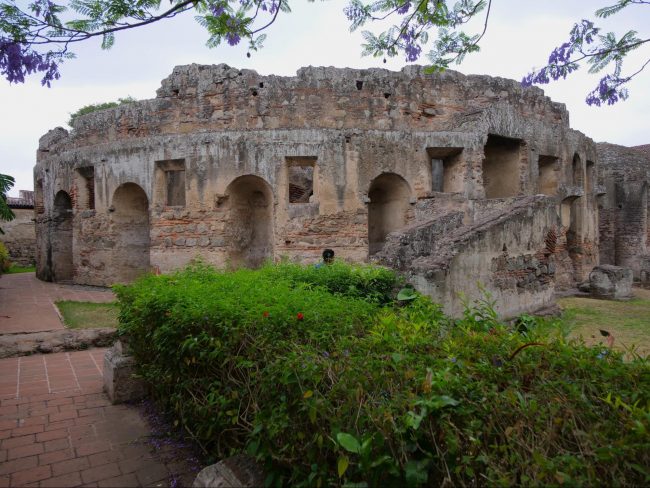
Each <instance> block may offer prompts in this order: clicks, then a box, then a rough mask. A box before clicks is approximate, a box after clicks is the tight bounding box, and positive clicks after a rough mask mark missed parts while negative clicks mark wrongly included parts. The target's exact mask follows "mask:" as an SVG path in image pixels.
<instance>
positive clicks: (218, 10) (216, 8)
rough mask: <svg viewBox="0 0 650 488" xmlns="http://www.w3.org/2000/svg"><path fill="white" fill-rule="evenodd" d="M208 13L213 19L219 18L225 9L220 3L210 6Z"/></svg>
mask: <svg viewBox="0 0 650 488" xmlns="http://www.w3.org/2000/svg"><path fill="white" fill-rule="evenodd" d="M210 12H211V13H212V15H214V16H215V17H221V16H222V15H223V14H224V13H225V12H226V7H225V6H224V5H223V4H222V3H219V4H217V5H211V6H210Z"/></svg>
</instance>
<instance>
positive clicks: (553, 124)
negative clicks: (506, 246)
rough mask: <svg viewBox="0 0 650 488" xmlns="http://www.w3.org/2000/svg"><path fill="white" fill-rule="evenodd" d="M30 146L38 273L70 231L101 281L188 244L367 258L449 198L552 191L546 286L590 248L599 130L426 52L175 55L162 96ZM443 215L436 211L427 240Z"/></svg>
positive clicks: (508, 207)
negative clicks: (205, 60)
mask: <svg viewBox="0 0 650 488" xmlns="http://www.w3.org/2000/svg"><path fill="white" fill-rule="evenodd" d="M37 156H38V162H37V165H36V167H35V170H34V171H35V173H34V177H35V188H36V203H35V205H36V214H37V226H38V229H37V234H38V257H37V263H38V266H37V268H38V271H37V272H38V276H39V277H40V278H41V279H55V280H56V279H58V278H57V276H56V273H55V271H56V269H57V266H58V268H59V269H65V266H63V265H62V264H61V263H58V264H57V261H61V260H62V259H68V258H61V256H66V254H65V250H66V249H68V248H69V247H70V246H71V248H72V249H73V250H74V251H73V253H72V255H71V257H70V258H69V259H70V260H71V263H70V267H71V269H72V277H73V278H72V279H73V280H74V281H75V282H77V283H86V284H95V285H108V284H112V283H114V282H124V281H130V280H132V279H133V277H135V276H137V274H138V273H142V272H146V271H154V272H167V271H170V270H172V269H176V268H178V267H180V266H183V265H184V264H186V263H188V262H189V261H191V260H192V259H194V258H196V257H201V258H202V259H203V260H204V261H206V262H208V263H212V264H215V265H217V266H242V265H243V266H256V265H258V264H260V263H261V262H262V261H263V260H264V259H280V258H283V257H286V258H288V259H291V260H296V261H300V262H315V261H317V260H318V259H319V257H320V254H321V252H322V249H323V248H332V249H334V250H335V251H336V254H337V256H338V257H339V258H342V259H347V260H350V261H366V260H368V258H369V256H370V255H372V254H374V253H376V252H381V248H382V246H383V245H384V243H385V241H386V239H390V238H389V237H388V236H389V235H390V234H391V233H394V232H399V231H400V230H401V229H403V228H405V227H408V226H412V225H417V224H418V223H423V222H431V221H432V220H435V219H437V218H439V217H440V218H443V217H442V216H444V215H446V214H448V213H450V212H457V213H458V214H457V216H456V217H453V219H452V220H454V219H455V220H454V222H455V221H456V220H457V221H459V222H462V223H463V224H467V225H469V224H472V223H476V222H478V221H480V220H482V219H483V217H485V216H491V217H490V218H491V220H490V219H488V220H487V221H486V222H489V221H492V222H496V221H497V220H498V219H496V217H499V216H507V215H508V214H510V213H511V212H512V211H513V209H514V208H515V207H516V208H518V207H517V205H518V203H517V202H518V201H519V200H520V199H521V198H522V197H525V196H526V195H529V196H530V195H535V194H537V193H540V192H542V191H543V192H544V193H545V194H547V195H548V199H550V200H549V201H551V202H553V203H552V204H549V205H550V206H549V208H551V209H552V210H553V212H555V213H554V215H555V217H556V222H554V225H553V226H552V227H553V228H554V229H555V233H556V235H557V236H558V246H559V247H562V246H564V247H563V249H564V250H566V252H565V253H564V254H563V256H564V258H565V259H564V260H562V261H561V262H558V263H557V267H558V270H557V273H556V275H555V276H556V277H562V280H555V278H554V279H553V280H552V281H553V283H552V284H550V285H549V288H552V287H553V286H554V285H555V282H556V281H557V282H558V283H561V284H562V285H563V286H570V285H571V284H573V282H574V280H582V279H584V278H585V277H586V275H587V274H588V272H589V270H590V269H591V268H590V266H592V265H593V264H596V263H597V259H598V251H597V250H598V235H597V234H598V232H597V220H596V212H595V208H596V200H595V198H596V193H595V186H596V185H595V184H594V181H593V176H590V175H591V174H592V173H593V172H592V171H591V170H592V169H593V168H594V164H595V162H596V161H597V155H596V149H595V145H594V144H593V142H592V141H591V140H590V139H588V138H586V137H585V136H584V135H583V134H581V133H579V132H576V131H573V130H571V129H570V127H569V125H568V113H567V111H566V109H565V107H564V106H563V105H561V104H557V103H553V102H552V101H551V100H550V99H548V98H547V97H545V96H544V94H543V92H542V91H541V90H539V89H537V88H531V89H523V88H522V87H521V86H520V85H519V83H517V82H515V81H512V80H505V79H501V78H490V77H486V76H464V75H462V74H460V73H455V72H453V71H447V72H445V73H442V74H436V75H427V74H425V73H424V70H423V69H422V68H421V67H417V66H410V67H407V68H404V69H403V70H402V71H400V72H390V71H387V70H379V69H371V70H352V69H335V68H311V67H310V68H303V69H301V70H299V71H298V73H297V76H295V77H278V76H260V75H259V74H257V73H256V72H254V71H249V70H237V69H234V68H230V67H228V66H226V65H218V66H198V65H190V66H180V67H176V68H175V69H174V71H173V73H172V74H171V75H170V76H169V77H168V78H167V79H165V80H163V82H162V87H161V88H160V89H159V90H158V93H157V98H156V99H153V100H145V101H141V102H136V103H132V104H128V105H123V106H120V107H117V108H115V109H110V110H106V111H101V112H96V113H93V114H89V115H87V116H83V117H79V118H77V119H76V121H75V126H74V130H73V132H72V133H67V131H65V130H63V129H61V128H57V129H54V130H53V131H50V132H49V133H48V134H46V135H45V136H43V137H42V138H41V140H40V142H39V151H38V154H37ZM296 168H299V170H296ZM296 174H299V175H302V176H300V178H298V177H296V176H295V175H296ZM305 175H307V176H305ZM296 178H298V179H296ZM298 180H299V181H298ZM501 180H503V181H501ZM506 180H507V181H506ZM306 181H307V182H306ZM310 183H311V188H309V194H307V196H306V197H304V198H303V197H300V196H297V195H298V194H297V193H296V192H298V193H300V191H307V190H304V188H303V186H307V187H308V186H309V184H310ZM300 188H303V189H302V190H300ZM61 193H64V194H66V195H68V196H69V198H70V201H71V206H72V208H71V215H72V232H71V234H68V233H67V231H65V229H66V228H67V227H65V225H64V224H65V222H67V221H66V220H65V218H64V217H66V216H67V215H68V214H67V213H65V212H62V211H61V209H60V208H59V210H57V206H56V205H55V203H56V199H57V195H59V203H60V202H62V201H64V200H62V198H63V197H61V196H60V195H61ZM301 195H302V194H301ZM486 196H488V197H491V198H487V199H486ZM496 197H498V198H496ZM124 202H131V204H127V205H124V204H123V203H124ZM59 207H60V205H59ZM136 210H137V211H136ZM540 211H541V212H542V213H543V214H544V215H547V214H548V215H547V218H549V219H550V218H551V217H550V214H551V213H553V212H551V211H550V210H548V209H546V208H545V209H544V210H540ZM563 213H565V214H566V219H564V220H562V219H561V218H560V217H561V215H563ZM495 216H496V217H495ZM495 219H496V220H495ZM483 221H485V219H483ZM485 225H488V227H489V224H485ZM495 225H496V224H495ZM549 225H550V224H549ZM62 229H63V231H62ZM436 229H437V230H436ZM444 229H446V227H445V226H442V227H440V226H439V225H438V224H430V227H429V231H428V233H429V234H430V236H429V237H428V239H430V240H429V241H423V242H433V241H435V240H436V239H437V238H439V237H441V236H437V237H436V236H435V235H434V234H436V232H438V233H440V232H442V233H443V234H444V232H446V231H445V230H444ZM495 232H501V231H499V230H496V231H495ZM482 235H484V234H481V233H479V234H477V236H478V237H477V239H478V240H479V241H480V240H481V239H482V237H481V236H482ZM124 236H131V237H130V238H125V237H124ZM540 242H541V241H540ZM419 245H420V246H426V245H428V244H425V243H420V244H419ZM522 252H523V251H522ZM531 252H532V254H534V253H535V252H536V250H533V251H531ZM527 264H530V262H528V263H527ZM491 266H492V265H491V264H490V265H489V266H488V267H490V268H491ZM461 269H465V268H462V267H459V272H460V273H462V271H460V270H461ZM454 279H456V278H454ZM458 280H460V278H458ZM459 282H460V281H459ZM531 293H532V292H531ZM504 296H505V295H504ZM445 297H446V295H445ZM445 299H446V298H445ZM544 301H545V299H544V300H542V302H544ZM522 303H523V302H522ZM530 304H531V307H534V306H537V303H536V302H535V303H534V301H531V302H530Z"/></svg>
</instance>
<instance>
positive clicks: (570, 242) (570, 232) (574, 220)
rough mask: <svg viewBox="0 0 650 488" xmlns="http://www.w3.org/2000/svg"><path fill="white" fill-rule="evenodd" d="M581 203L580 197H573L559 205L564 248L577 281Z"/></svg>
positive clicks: (581, 225) (581, 223)
mask: <svg viewBox="0 0 650 488" xmlns="http://www.w3.org/2000/svg"><path fill="white" fill-rule="evenodd" d="M582 203H583V199H582V197H575V196H574V197H568V198H565V199H564V200H562V204H561V209H562V211H561V221H562V226H563V227H564V228H565V230H566V247H567V251H568V252H569V257H570V258H571V261H572V262H573V266H574V273H575V275H576V279H578V280H580V279H581V278H579V272H580V267H581V266H582V254H583V250H582V240H583V237H584V236H583V234H584V229H583V222H582V219H583V213H584V212H583V211H582V209H581V205H582Z"/></svg>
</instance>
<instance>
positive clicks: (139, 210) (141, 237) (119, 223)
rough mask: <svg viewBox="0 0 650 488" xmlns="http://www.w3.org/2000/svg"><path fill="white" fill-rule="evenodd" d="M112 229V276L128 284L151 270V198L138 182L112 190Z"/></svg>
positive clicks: (117, 281)
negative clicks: (149, 198)
mask: <svg viewBox="0 0 650 488" xmlns="http://www.w3.org/2000/svg"><path fill="white" fill-rule="evenodd" d="M111 210H112V215H111V230H112V234H113V237H114V246H113V259H112V262H113V273H112V274H113V278H114V281H115V282H116V283H129V282H131V281H133V280H135V279H136V278H138V277H139V276H140V275H142V274H143V273H146V272H147V271H149V245H150V242H149V200H148V198H147V194H146V193H145V191H144V190H143V189H142V188H141V187H140V186H138V185H136V184H135V183H124V184H123V185H120V186H119V187H118V188H117V189H116V190H115V193H113V200H112V205H111Z"/></svg>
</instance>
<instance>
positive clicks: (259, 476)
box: [192, 454, 265, 488]
mask: <svg viewBox="0 0 650 488" xmlns="http://www.w3.org/2000/svg"><path fill="white" fill-rule="evenodd" d="M264 478H265V476H264V471H263V470H262V468H261V467H260V466H259V464H257V462H255V460H254V459H253V458H251V457H250V456H247V455H245V454H237V455H236V456H233V457H229V458H227V459H224V460H222V461H219V462H218V463H217V464H212V465H210V466H208V467H207V468H204V469H203V470H201V472H200V473H199V474H198V475H197V477H196V479H195V480H194V483H193V484H192V488H226V487H227V488H245V487H256V486H264Z"/></svg>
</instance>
